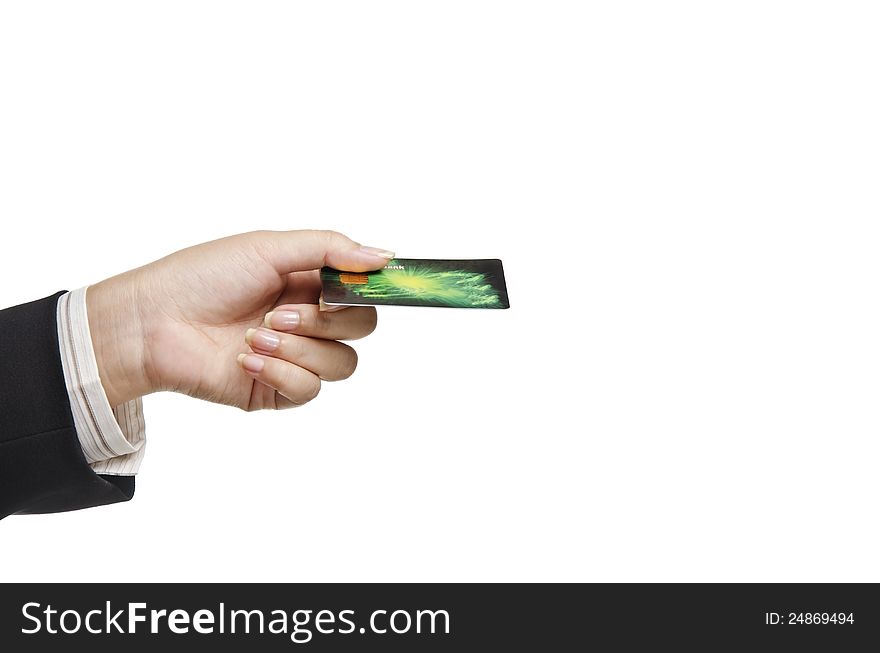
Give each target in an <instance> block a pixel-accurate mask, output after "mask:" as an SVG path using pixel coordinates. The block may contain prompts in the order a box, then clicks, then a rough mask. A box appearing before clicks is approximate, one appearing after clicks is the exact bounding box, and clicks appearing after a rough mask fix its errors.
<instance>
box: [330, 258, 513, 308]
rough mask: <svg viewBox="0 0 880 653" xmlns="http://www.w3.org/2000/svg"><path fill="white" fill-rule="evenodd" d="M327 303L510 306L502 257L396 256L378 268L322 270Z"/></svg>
mask: <svg viewBox="0 0 880 653" xmlns="http://www.w3.org/2000/svg"><path fill="white" fill-rule="evenodd" d="M321 285H322V286H323V299H324V303H325V304H327V305H328V306H442V307H446V308H510V303H509V301H508V299H507V284H506V283H505V281H504V268H503V267H502V266H501V261H500V260H498V259H494V258H493V259H466V260H460V261H456V260H448V259H419V258H396V259H393V260H391V261H388V265H386V266H385V267H384V268H383V269H381V270H376V271H374V272H344V271H342V270H336V269H334V268H328V267H325V268H322V269H321Z"/></svg>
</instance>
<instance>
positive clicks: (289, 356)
mask: <svg viewBox="0 0 880 653" xmlns="http://www.w3.org/2000/svg"><path fill="white" fill-rule="evenodd" d="M304 343H305V340H304V339H303V338H302V337H300V336H292V335H288V336H284V337H282V339H281V352H280V353H281V355H282V356H283V357H284V358H285V359H286V360H289V361H297V360H299V359H301V358H302V357H303V354H304V352H305V345H304Z"/></svg>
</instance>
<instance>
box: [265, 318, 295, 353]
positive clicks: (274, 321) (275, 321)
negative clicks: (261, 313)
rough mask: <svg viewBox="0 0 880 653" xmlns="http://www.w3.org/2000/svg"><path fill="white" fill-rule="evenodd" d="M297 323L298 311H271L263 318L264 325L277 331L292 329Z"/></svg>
mask: <svg viewBox="0 0 880 653" xmlns="http://www.w3.org/2000/svg"><path fill="white" fill-rule="evenodd" d="M299 323H300V317H299V311H271V312H270V313H266V319H265V320H263V324H264V325H265V326H267V327H269V328H271V329H278V330H279V331H293V330H294V329H295V328H296V327H298V326H299ZM276 346H277V345H276Z"/></svg>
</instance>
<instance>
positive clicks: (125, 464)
mask: <svg viewBox="0 0 880 653" xmlns="http://www.w3.org/2000/svg"><path fill="white" fill-rule="evenodd" d="M86 290H87V288H79V289H78V290H74V291H71V292H69V293H67V294H65V295H62V296H61V297H60V298H59V299H58V311H57V319H58V345H59V348H60V350H61V364H62V366H63V367H64V381H65V383H66V384H67V394H68V396H69V397H70V409H71V411H72V412H73V422H74V425H75V426H76V434H77V436H78V437H79V442H80V444H81V445H82V449H83V453H84V454H85V457H86V461H87V462H88V463H89V466H90V467H91V468H92V469H93V470H94V471H95V472H96V473H98V474H116V475H119V476H132V475H134V474H137V471H138V468H139V467H140V464H141V460H142V459H143V457H144V450H145V444H146V433H145V430H144V416H143V402H142V401H141V398H140V397H138V398H137V399H133V400H132V401H129V402H127V403H125V404H122V405H120V406H116V407H111V406H110V402H109V401H108V400H107V395H106V394H105V393H104V386H103V385H101V378H100V377H99V376H98V364H97V362H96V361H95V350H94V348H93V347H92V335H91V332H90V331H89V317H88V313H87V311H86Z"/></svg>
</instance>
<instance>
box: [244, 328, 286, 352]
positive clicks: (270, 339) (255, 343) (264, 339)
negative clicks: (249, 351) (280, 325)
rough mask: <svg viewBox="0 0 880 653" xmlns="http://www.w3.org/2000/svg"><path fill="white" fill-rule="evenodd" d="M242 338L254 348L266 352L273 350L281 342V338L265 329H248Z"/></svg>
mask: <svg viewBox="0 0 880 653" xmlns="http://www.w3.org/2000/svg"><path fill="white" fill-rule="evenodd" d="M244 339H245V342H247V344H249V345H250V346H251V347H253V348H254V349H261V350H262V351H266V352H272V351H275V350H276V349H278V345H280V344H281V338H279V337H278V336H276V335H275V334H274V333H272V332H271V331H266V330H265V329H248V330H247V333H245V334H244Z"/></svg>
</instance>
